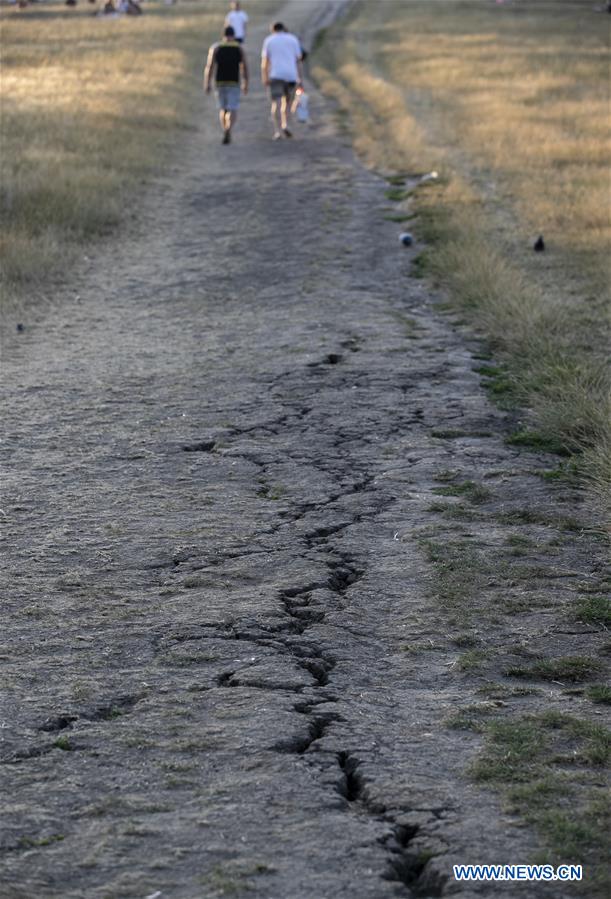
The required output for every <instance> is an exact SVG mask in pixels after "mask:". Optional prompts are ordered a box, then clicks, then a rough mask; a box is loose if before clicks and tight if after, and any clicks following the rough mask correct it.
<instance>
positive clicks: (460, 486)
mask: <svg viewBox="0 0 611 899" xmlns="http://www.w3.org/2000/svg"><path fill="white" fill-rule="evenodd" d="M432 492H433V493H436V494H438V495H439V496H464V497H465V499H467V500H468V501H469V502H471V503H474V505H479V504H480V503H484V502H486V500H488V499H490V497H491V496H492V494H491V492H490V490H488V488H487V487H483V486H482V485H481V484H476V483H475V481H462V483H456V484H449V485H448V486H447V487H434V488H433V491H432Z"/></svg>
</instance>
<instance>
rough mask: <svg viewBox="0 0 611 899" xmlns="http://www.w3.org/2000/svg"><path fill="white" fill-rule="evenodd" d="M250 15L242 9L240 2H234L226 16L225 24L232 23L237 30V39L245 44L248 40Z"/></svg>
mask: <svg viewBox="0 0 611 899" xmlns="http://www.w3.org/2000/svg"><path fill="white" fill-rule="evenodd" d="M247 23H248V16H247V15H246V13H245V12H244V10H243V9H242V6H241V4H240V3H237V2H236V3H232V4H231V9H230V10H229V12H228V13H227V15H226V17H225V25H226V26H227V25H230V26H231V28H233V30H234V31H235V39H236V41H237V42H238V43H239V44H243V43H244V41H245V40H246V25H247Z"/></svg>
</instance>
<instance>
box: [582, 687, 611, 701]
mask: <svg viewBox="0 0 611 899" xmlns="http://www.w3.org/2000/svg"><path fill="white" fill-rule="evenodd" d="M586 696H587V697H588V699H589V700H590V702H594V703H596V704H597V705H611V687H610V686H609V685H608V684H592V686H590V687H588V689H587V690H586Z"/></svg>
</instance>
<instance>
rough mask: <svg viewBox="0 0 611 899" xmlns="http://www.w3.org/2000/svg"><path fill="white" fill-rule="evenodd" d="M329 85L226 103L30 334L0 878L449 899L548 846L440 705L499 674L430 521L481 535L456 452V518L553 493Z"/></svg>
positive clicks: (11, 599)
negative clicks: (518, 816)
mask: <svg viewBox="0 0 611 899" xmlns="http://www.w3.org/2000/svg"><path fill="white" fill-rule="evenodd" d="M313 6H314V4H308V5H304V4H303V3H293V4H289V7H290V8H289V10H288V11H287V19H288V20H289V23H290V24H293V23H294V22H299V23H300V22H303V21H304V17H305V16H306V14H311V10H312V7H313ZM317 6H320V4H318V5H317ZM261 37H262V35H261V34H256V35H253V37H252V39H251V41H250V48H251V49H252V50H253V53H254V51H256V49H258V47H259V46H260V40H261ZM252 64H253V68H254V67H255V66H256V55H253V59H252ZM255 82H256V79H255ZM313 106H314V117H315V121H316V124H315V125H314V126H313V127H312V128H310V129H309V130H307V131H299V133H298V136H297V137H296V139H295V140H293V141H283V142H282V143H276V144H273V143H272V142H271V141H270V139H269V138H270V127H269V123H268V121H267V119H266V105H265V100H264V97H263V94H262V92H261V90H260V89H258V88H256V89H255V90H254V91H253V94H252V96H251V97H250V98H249V100H248V102H247V104H245V105H244V107H243V111H242V116H241V122H240V126H239V131H238V133H237V134H236V139H235V142H234V143H233V144H232V145H231V146H230V147H229V148H226V147H222V146H221V145H220V135H219V133H218V131H217V127H216V121H215V116H214V113H213V112H212V110H211V109H209V110H207V112H206V115H205V116H204V117H203V118H202V122H201V126H200V129H199V131H198V132H197V133H195V134H193V135H192V136H191V137H189V139H188V142H187V145H186V147H185V150H184V153H182V155H181V157H180V161H179V162H177V163H176V165H175V166H174V167H173V168H172V169H171V170H168V171H167V173H166V176H165V178H164V179H161V180H160V182H159V184H158V185H156V187H155V190H154V191H152V192H151V194H150V196H149V199H148V201H147V204H146V206H145V208H144V210H143V213H142V217H141V218H140V219H139V222H140V224H139V225H138V231H137V233H136V234H135V235H134V238H133V240H131V241H130V242H124V243H123V244H122V245H121V246H117V247H114V248H112V251H110V250H109V251H105V252H104V253H103V254H100V255H99V256H97V257H96V259H95V260H94V261H93V262H92V264H91V266H90V269H89V270H88V271H87V273H86V274H85V275H84V276H83V278H82V283H81V284H80V285H79V286H78V297H77V296H69V297H65V298H64V299H63V301H62V303H61V305H58V306H57V308H54V309H53V310H52V314H50V315H49V317H48V318H47V319H46V320H45V321H41V322H40V323H39V325H37V326H33V327H32V328H28V329H27V330H26V331H25V333H23V334H20V335H16V336H15V340H14V342H12V345H10V346H9V347H7V348H6V350H5V358H4V364H3V368H4V377H5V380H6V382H7V383H8V385H9V393H8V420H9V422H10V428H9V433H8V435H7V436H6V439H5V441H4V442H3V444H2V446H3V452H4V457H5V465H6V468H7V470H8V475H7V477H6V479H5V486H4V490H3V500H2V503H1V505H2V508H3V513H4V516H5V517H4V521H5V536H6V541H5V543H6V555H7V560H8V562H7V564H6V566H5V574H6V576H7V586H6V591H7V592H6V595H7V596H8V602H7V606H8V610H9V613H10V614H9V616H8V621H9V624H8V627H7V636H8V642H7V648H6V649H5V650H4V652H3V656H2V659H3V667H4V669H5V672H7V684H8V690H7V693H6V695H7V696H8V700H7V701H6V705H5V707H4V709H3V711H2V714H1V716H0V718H1V719H2V728H3V729H2V731H1V734H2V738H3V739H2V744H1V748H2V757H3V761H4V763H5V764H3V765H2V777H3V781H4V789H3V794H4V796H5V797H7V798H8V803H7V805H8V807H7V809H6V811H5V813H4V825H5V828H4V830H5V836H4V838H3V847H4V851H3V854H2V864H3V876H2V881H3V883H4V884H5V885H4V887H0V891H1V890H4V892H1V895H2V896H6V897H11V899H17V897H27V899H30V897H34V896H36V897H62V899H72V897H87V899H90V897H109V899H110V897H112V899H115V897H116V899H119V897H121V899H123V897H142V899H144V897H146V896H155V897H160V899H166V897H172V899H183V897H184V899H213V897H217V896H219V897H220V896H230V895H231V896H245V897H246V896H248V897H262V899H263V897H265V899H321V897H329V899H330V897H338V899H339V897H341V899H369V897H371V899H383V897H387V896H389V897H390V896H408V895H411V894H412V890H414V891H415V892H414V894H415V893H417V894H418V895H425V896H434V895H442V893H443V894H444V895H445V894H446V892H452V891H453V890H454V889H455V887H454V886H452V883H451V879H449V872H450V871H451V867H450V866H451V864H452V862H456V861H479V862H484V861H494V862H498V861H524V860H525V859H526V858H527V857H529V856H530V854H532V850H533V848H535V844H534V836H533V834H532V833H531V832H529V830H528V829H525V828H524V827H521V826H518V825H519V822H517V821H516V820H514V819H513V818H511V817H509V816H508V815H507V814H506V813H504V812H503V811H502V809H501V805H500V802H499V801H498V800H497V799H496V798H495V796H494V795H493V794H492V793H490V792H486V791H484V790H482V789H480V788H478V787H476V786H474V785H473V784H472V783H470V782H469V780H468V779H467V778H466V777H465V775H464V769H465V766H466V765H467V764H468V763H469V761H470V760H472V758H473V753H474V750H475V748H476V746H477V740H478V738H477V736H475V735H473V734H470V733H465V732H463V731H459V730H455V729H449V728H448V727H447V726H446V724H445V723H444V722H445V719H446V718H447V716H448V714H449V713H451V712H452V711H455V710H456V709H457V708H458V706H459V705H461V704H463V703H464V702H465V701H467V700H468V699H469V697H470V696H472V695H473V691H474V690H475V689H476V687H477V686H478V684H479V683H481V681H478V679H477V675H474V674H473V673H470V672H467V671H466V670H461V668H460V667H459V666H457V665H456V661H457V659H458V657H459V651H458V649H457V645H456V643H454V642H453V639H452V638H453V636H455V633H456V629H457V628H458V630H460V628H461V627H462V626H464V621H465V619H460V620H459V621H458V624H456V622H455V623H454V625H453V626H452V625H451V624H448V617H447V614H446V613H445V612H443V610H442V609H441V607H440V605H439V603H438V602H437V601H435V600H434V599H433V598H432V597H431V592H432V591H433V589H434V585H433V582H432V573H431V568H430V566H429V565H428V563H427V562H426V561H425V558H424V556H423V552H422V548H421V546H420V544H419V538H421V537H422V536H426V535H427V534H428V535H429V536H430V535H431V534H433V533H435V534H436V535H437V538H438V539H444V534H446V533H450V532H454V531H455V530H456V527H457V524H456V522H455V521H451V520H450V521H448V519H447V516H446V517H444V514H443V512H440V511H439V509H437V510H436V511H435V509H433V510H431V508H430V507H431V504H432V502H433V501H434V500H436V499H437V500H438V499H439V497H436V496H435V495H434V494H433V492H432V491H433V490H434V488H435V487H438V486H439V481H436V480H435V478H436V477H438V476H439V474H440V472H443V471H444V470H446V469H452V470H453V471H454V472H457V473H459V474H460V476H461V477H462V478H463V479H474V480H477V481H482V480H485V481H486V483H487V484H488V485H489V487H490V488H491V490H492V498H491V499H490V500H489V501H488V505H487V507H486V508H487V509H488V513H489V515H488V517H487V518H483V517H479V518H478V517H477V515H476V516H475V517H474V518H473V519H472V520H471V521H470V522H469V524H468V525H465V524H464V523H463V524H462V525H461V527H462V530H463V531H464V530H465V528H466V529H467V530H468V531H469V533H470V534H471V536H472V537H473V538H474V539H475V538H478V539H480V540H481V541H483V544H485V545H488V546H491V545H492V546H494V545H495V541H497V543H498V545H499V546H500V545H501V544H502V541H503V540H504V539H505V537H506V535H507V533H510V532H511V528H510V526H509V525H503V524H502V523H500V519H498V515H499V513H500V512H507V510H510V509H513V508H520V507H522V506H524V505H525V504H528V503H530V504H533V503H534V504H535V505H536V506H537V508H542V507H545V508H547V509H553V508H554V507H555V504H558V503H559V502H560V500H559V499H557V498H555V497H554V498H553V497H551V495H550V493H549V488H548V487H547V486H546V485H545V484H544V483H543V481H542V480H541V478H540V477H538V475H537V472H536V469H537V467H541V465H542V464H543V463H544V461H545V460H538V459H537V458H536V457H531V456H528V457H519V456H518V454H517V453H516V452H515V451H514V450H512V449H510V448H508V447H506V446H505V445H504V443H503V435H504V433H505V424H504V420H503V416H502V414H501V413H499V412H498V411H496V410H495V409H494V408H492V407H491V406H490V405H489V403H488V401H487V399H486V396H485V394H484V393H483V391H482V390H481V388H480V385H479V377H478V375H476V374H475V373H474V372H473V371H472V367H473V364H474V363H473V360H472V357H471V355H470V353H469V351H468V350H467V348H466V347H465V343H464V338H463V337H462V336H461V334H460V333H459V331H458V330H457V329H456V328H453V327H452V326H451V323H450V322H449V321H448V319H447V318H444V317H443V316H441V315H440V314H439V313H438V312H436V311H435V310H434V308H433V307H432V305H431V302H430V298H428V297H427V295H426V293H425V291H424V288H423V287H422V286H421V284H420V283H419V282H418V281H415V280H410V279H409V278H408V267H409V252H408V251H404V250H403V249H402V248H401V247H400V246H399V244H398V242H397V239H396V227H397V226H395V225H393V224H392V223H390V222H387V221H384V220H383V216H382V213H381V207H382V206H383V204H384V199H383V189H384V185H383V184H382V183H381V182H380V180H379V179H377V178H376V177H374V176H373V175H371V174H369V173H367V172H365V171H364V170H363V169H362V168H361V167H360V166H359V165H358V164H357V163H356V162H355V160H354V158H353V156H352V154H351V151H350V150H349V149H348V148H347V147H346V146H345V145H344V144H343V143H342V142H341V140H339V139H338V137H337V135H336V134H335V132H334V129H333V126H332V119H331V117H330V115H329V114H328V112H327V111H325V109H324V107H323V104H322V101H321V100H320V98H318V97H316V96H314V97H313ZM436 429H437V430H436ZM440 429H441V430H440ZM435 435H437V436H435ZM561 511H562V509H561ZM495 515H496V516H497V517H496V518H495ZM533 527H535V525H533ZM427 528H428V529H429V530H428V531H427V530H426V529H427ZM570 539H571V540H572V541H573V542H574V535H573V536H571V538H570ZM575 553H578V550H577V549H576V550H575ZM588 564H590V563H588V562H586V561H584V560H583V559H580V558H577V556H575V557H574V558H573V559H572V561H571V567H575V568H576V569H577V570H575V571H574V572H573V573H574V574H575V576H576V577H579V576H580V574H583V572H584V571H585V569H586V568H587V566H588ZM567 577H568V576H567ZM569 580H570V578H569ZM516 589H517V590H518V592H520V590H522V585H519V588H516ZM562 589H568V588H566V587H565V586H564V584H563V587H562ZM493 590H494V584H492V585H490V584H488V585H485V586H482V589H481V594H482V595H483V594H484V593H486V591H488V592H487V594H486V595H489V594H490V592H491V591H493ZM522 592H523V591H522ZM479 600H480V595H479V594H478V596H477V597H474V598H473V600H472V607H473V610H476V608H478V606H477V604H478V602H479ZM478 614H479V613H478ZM533 614H534V613H533ZM536 616H537V619H536V626H537V628H538V633H541V634H543V633H545V634H549V633H550V621H551V619H550V617H549V611H541V610H540V609H539V610H537V612H536ZM533 620H534V619H533V618H532V617H529V615H528V614H526V613H524V615H523V616H522V617H518V618H516V617H515V615H514V617H512V618H509V619H508V618H507V617H505V618H502V620H500V621H499V620H497V621H496V624H493V623H490V622H489V621H488V620H484V619H482V620H481V621H480V624H482V626H483V627H484V628H485V629H488V630H489V633H490V635H491V636H490V639H491V640H494V639H496V637H495V634H502V633H504V634H505V635H506V634H507V632H508V631H513V632H514V633H515V639H516V641H519V640H520V639H521V638H522V637H523V635H524V634H526V633H527V632H528V633H530V632H531V631H532V627H533ZM495 628H496V630H495ZM551 631H553V627H551ZM499 639H500V638H499ZM423 644H430V648H431V649H432V650H434V651H431V652H428V653H424V654H423V653H418V652H417V651H411V650H415V649H416V648H417V647H418V646H420V647H421V646H422V645H423ZM427 648H428V646H427ZM550 689H551V690H553V689H554V688H550ZM560 692H561V691H560V690H559V689H557V688H556V694H555V695H556V697H557V698H558V696H559V695H560ZM550 696H551V693H550ZM547 701H552V700H548V699H547V698H546V702H547ZM558 701H560V700H558ZM562 701H563V702H568V701H569V700H568V699H564V698H563V699H562ZM574 701H575V702H577V701H578V699H577V698H574ZM431 855H433V856H434V858H433V859H432V860H431V861H430V862H429V863H428V864H426V862H427V859H429V858H430V856H431ZM490 890H491V887H490V885H484V888H483V889H482V890H481V891H479V892H478V890H476V889H474V888H469V889H463V890H462V892H461V895H465V896H469V895H490ZM543 893H544V894H545V895H551V893H550V892H549V891H547V890H541V889H537V888H536V887H535V886H532V885H531V886H528V885H527V884H521V885H520V896H522V897H530V896H537V895H540V894H543ZM494 894H495V895H499V896H511V895H515V892H512V890H511V889H505V890H504V889H503V888H502V886H501V885H500V884H499V885H495V886H494ZM553 895H554V896H555V897H559V896H564V895H566V896H568V895H573V894H572V893H571V892H570V891H569V890H568V889H567V890H566V891H565V892H563V891H562V888H559V887H557V886H555V885H554V889H553Z"/></svg>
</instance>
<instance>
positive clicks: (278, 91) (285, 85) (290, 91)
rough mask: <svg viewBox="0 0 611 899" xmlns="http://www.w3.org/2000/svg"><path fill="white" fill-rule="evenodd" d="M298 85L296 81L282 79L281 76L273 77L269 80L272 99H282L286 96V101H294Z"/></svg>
mask: <svg viewBox="0 0 611 899" xmlns="http://www.w3.org/2000/svg"><path fill="white" fill-rule="evenodd" d="M296 87H297V82H296V81H282V79H281V78H272V79H271V81H270V82H269V95H270V97H271V98H272V100H281V99H282V97H286V102H287V103H292V102H293V97H294V96H295V88H296Z"/></svg>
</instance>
